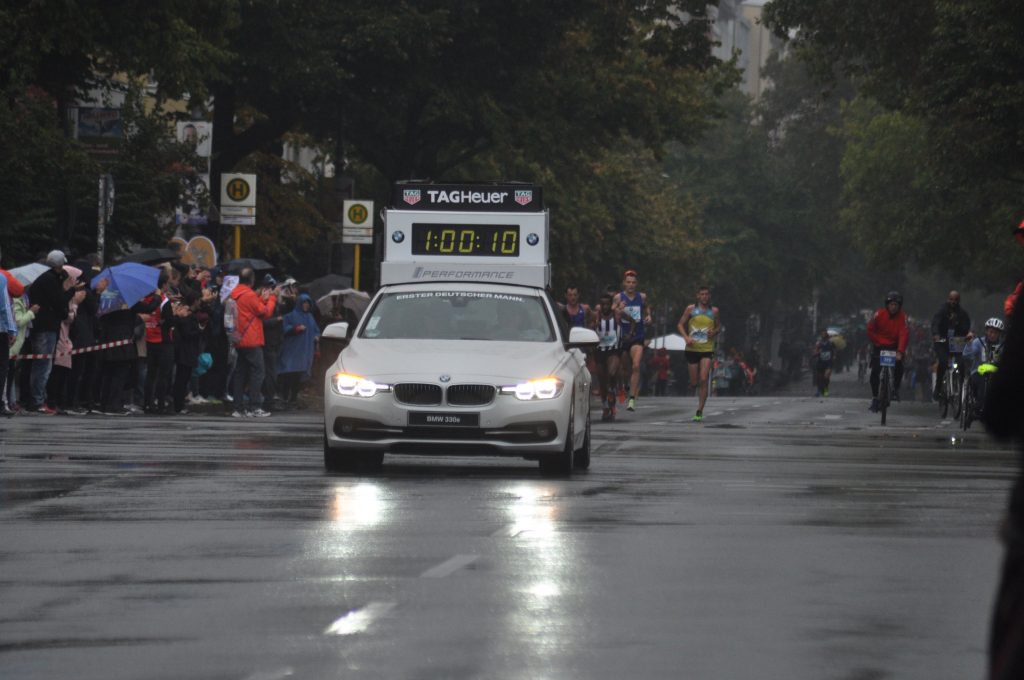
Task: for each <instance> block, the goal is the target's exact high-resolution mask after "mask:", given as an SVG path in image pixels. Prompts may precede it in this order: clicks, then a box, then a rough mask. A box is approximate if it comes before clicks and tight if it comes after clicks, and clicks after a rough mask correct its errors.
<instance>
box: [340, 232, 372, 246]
mask: <svg viewBox="0 0 1024 680" xmlns="http://www.w3.org/2000/svg"><path fill="white" fill-rule="evenodd" d="M341 242H342V243H349V244H369V243H373V237H372V236H345V235H344V234H342V235H341Z"/></svg>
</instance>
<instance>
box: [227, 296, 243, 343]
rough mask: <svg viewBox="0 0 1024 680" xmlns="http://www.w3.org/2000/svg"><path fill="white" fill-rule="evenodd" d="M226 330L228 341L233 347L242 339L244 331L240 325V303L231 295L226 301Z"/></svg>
mask: <svg viewBox="0 0 1024 680" xmlns="http://www.w3.org/2000/svg"><path fill="white" fill-rule="evenodd" d="M224 332H225V333H227V335H228V343H229V344H230V345H231V346H232V347H234V346H235V345H237V344H238V343H239V341H241V339H242V332H241V329H240V328H239V327H238V303H237V302H235V300H234V298H230V297H229V298H228V299H227V301H225V302H224Z"/></svg>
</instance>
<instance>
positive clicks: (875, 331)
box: [868, 291, 910, 412]
mask: <svg viewBox="0 0 1024 680" xmlns="http://www.w3.org/2000/svg"><path fill="white" fill-rule="evenodd" d="M868 340H870V341H871V411H873V412H877V411H878V383H879V377H878V376H879V374H880V373H881V372H882V367H881V365H880V364H879V361H878V353H879V352H880V351H881V350H883V349H887V350H895V351H896V370H895V371H894V372H893V398H894V399H895V400H896V401H899V400H900V381H901V380H902V379H903V357H904V355H905V354H906V353H907V342H908V341H909V340H910V329H909V328H908V327H907V314H906V312H904V311H903V296H902V295H900V294H899V293H898V292H896V291H891V292H890V293H889V294H888V295H886V296H885V307H882V308H881V309H879V310H877V311H876V312H875V315H874V316H873V317H871V321H869V322H868Z"/></svg>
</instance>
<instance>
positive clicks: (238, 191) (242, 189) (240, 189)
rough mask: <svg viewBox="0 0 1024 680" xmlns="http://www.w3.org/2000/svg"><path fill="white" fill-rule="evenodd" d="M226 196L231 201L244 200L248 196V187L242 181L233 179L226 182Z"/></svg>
mask: <svg viewBox="0 0 1024 680" xmlns="http://www.w3.org/2000/svg"><path fill="white" fill-rule="evenodd" d="M227 194H228V196H230V197H231V199H232V200H235V201H242V200H245V198H246V197H247V196H248V195H249V185H248V184H247V183H246V182H245V181H244V180H240V179H233V180H231V181H230V182H228V187H227Z"/></svg>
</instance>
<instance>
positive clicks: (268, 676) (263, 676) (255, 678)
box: [245, 668, 295, 680]
mask: <svg viewBox="0 0 1024 680" xmlns="http://www.w3.org/2000/svg"><path fill="white" fill-rule="evenodd" d="M293 675H295V670H294V669H292V668H279V669H277V670H276V671H256V672H255V673H253V674H252V675H250V676H248V677H247V678H245V680H281V678H290V677H292V676H293Z"/></svg>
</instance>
